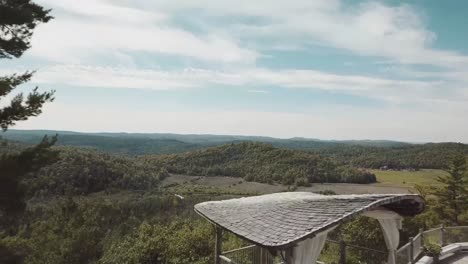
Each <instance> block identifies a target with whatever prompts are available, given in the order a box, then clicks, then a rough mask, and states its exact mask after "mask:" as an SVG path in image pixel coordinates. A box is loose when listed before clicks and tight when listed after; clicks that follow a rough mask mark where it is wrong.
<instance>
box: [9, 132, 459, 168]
mask: <svg viewBox="0 0 468 264" xmlns="http://www.w3.org/2000/svg"><path fill="white" fill-rule="evenodd" d="M46 134H47V135H55V134H58V135H59V138H58V142H57V145H66V146H77V147H87V148H94V149H97V150H100V151H105V152H108V153H118V154H130V155H145V154H175V153H184V152H187V151H193V150H201V149H206V148H209V147H216V146H222V145H226V144H228V145H229V144H232V143H236V144H237V143H241V142H263V143H268V144H271V145H272V146H274V147H278V148H283V149H290V150H291V149H293V150H303V151H310V152H315V153H317V154H319V155H321V156H326V157H328V158H330V159H332V160H334V161H335V162H338V163H339V164H342V165H351V166H353V167H360V168H380V167H383V166H387V167H389V168H394V169H408V168H414V169H419V168H430V169H442V168H446V167H447V164H446V162H447V161H448V160H451V158H452V157H453V156H454V155H455V153H460V152H461V153H465V154H467V155H468V145H467V144H459V143H427V144H409V143H403V142H396V141H387V140H377V141H376V140H348V141H323V140H317V139H306V138H291V139H277V138H270V137H250V136H223V135H178V134H144V133H77V132H68V131H46V130H9V131H7V132H6V133H2V134H1V136H2V137H4V138H5V139H9V140H14V141H19V142H24V143H27V144H35V143H37V142H39V141H40V139H41V138H42V137H43V136H44V135H46Z"/></svg>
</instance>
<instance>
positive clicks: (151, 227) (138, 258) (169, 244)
mask: <svg viewBox="0 0 468 264" xmlns="http://www.w3.org/2000/svg"><path fill="white" fill-rule="evenodd" d="M202 221H203V220H196V221H188V220H177V219H175V220H173V221H171V223H169V224H168V225H161V224H149V223H146V222H144V223H142V224H141V225H140V226H139V228H138V231H137V232H136V233H135V234H131V235H129V236H127V237H125V238H124V239H123V240H122V241H119V242H116V243H114V244H112V245H111V247H110V248H109V250H108V251H106V253H105V254H104V256H103V257H102V259H101V261H100V263H103V264H107V263H109V264H111V263H129V264H132V263H134V264H139V263H181V264H182V263H187V264H190V263H194V264H202V263H211V262H213V260H212V258H213V248H214V239H213V228H212V227H211V226H209V225H208V224H207V223H206V222H202ZM210 238H211V239H210Z"/></svg>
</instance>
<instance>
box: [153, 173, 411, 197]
mask: <svg viewBox="0 0 468 264" xmlns="http://www.w3.org/2000/svg"><path fill="white" fill-rule="evenodd" d="M162 184H163V185H165V186H167V185H174V184H178V185H183V186H187V187H188V186H190V185H192V186H197V185H198V186H210V187H216V188H221V189H225V190H229V191H230V192H239V193H250V194H266V193H274V192H284V191H288V190H290V188H291V187H289V188H288V186H285V185H281V184H266V183H258V182H247V181H244V180H243V179H240V178H234V177H220V176H213V177H205V176H187V175H171V176H170V177H168V178H166V179H164V181H163V183H162ZM324 190H332V191H334V192H336V193H338V194H371V193H408V192H409V189H408V188H407V187H405V186H391V185H387V186H381V185H380V184H349V183H315V184H312V186H311V187H299V188H297V189H296V190H295V191H306V192H319V191H324Z"/></svg>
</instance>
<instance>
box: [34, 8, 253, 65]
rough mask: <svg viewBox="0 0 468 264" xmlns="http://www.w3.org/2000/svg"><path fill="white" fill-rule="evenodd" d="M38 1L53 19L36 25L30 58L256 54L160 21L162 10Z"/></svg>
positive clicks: (222, 58) (230, 59)
mask: <svg viewBox="0 0 468 264" xmlns="http://www.w3.org/2000/svg"><path fill="white" fill-rule="evenodd" d="M42 3H43V4H44V5H46V6H47V7H51V8H56V9H57V11H56V12H55V13H54V16H55V17H56V19H55V20H52V21H51V22H49V23H47V24H46V25H41V26H40V27H39V28H38V29H37V30H36V32H35V34H34V36H33V39H32V46H33V47H32V49H31V50H30V51H29V53H28V54H29V55H32V56H35V57H41V58H45V59H49V60H52V61H56V62H73V63H78V62H85V61H88V62H89V61H93V60H96V58H99V56H102V55H107V56H112V55H114V54H116V53H117V54H118V53H119V52H120V53H122V52H132V51H147V52H153V53H160V54H170V55H178V56H185V57H189V58H194V59H198V60H202V61H212V62H222V63H247V62H252V61H254V60H255V58H256V56H257V54H256V52H255V51H252V50H249V49H245V48H241V47H240V46H239V45H238V44H237V43H236V41H235V40H233V39H230V38H229V37H228V36H221V35H219V34H206V35H203V36H199V35H195V34H193V33H191V32H189V31H186V30H183V29H180V28H176V27H171V26H170V25H167V24H166V23H165V22H164V21H165V20H166V18H165V16H166V14H163V13H161V12H158V11H157V10H156V11H154V13H155V14H153V11H141V10H137V9H132V8H126V7H119V6H115V5H112V4H110V2H107V1H103V0H96V1H88V0H86V1H85V3H82V2H81V1H80V2H77V1H72V0H60V1H58V0H48V1H42ZM70 13H71V14H70Z"/></svg>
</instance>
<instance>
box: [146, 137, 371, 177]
mask: <svg viewBox="0 0 468 264" xmlns="http://www.w3.org/2000/svg"><path fill="white" fill-rule="evenodd" d="M144 160H146V161H148V163H157V164H160V166H161V167H164V168H166V169H167V171H169V172H171V173H176V174H186V175H201V176H232V177H242V178H244V179H245V180H247V181H257V182H265V183H282V184H285V185H293V184H294V185H298V186H307V185H309V184H310V183H317V182H329V183H332V182H344V183H372V182H375V181H376V178H375V175H373V174H372V173H369V172H367V171H365V170H360V169H356V168H353V167H351V166H341V165H339V164H337V163H336V162H334V161H333V160H331V159H329V158H323V157H321V156H320V155H318V154H315V153H310V152H305V151H299V150H287V149H279V148H275V147H273V146H272V145H270V144H265V143H251V142H244V143H238V144H230V145H224V146H220V147H214V148H209V149H205V150H198V151H193V152H188V153H184V154H174V155H162V156H145V157H144Z"/></svg>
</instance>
